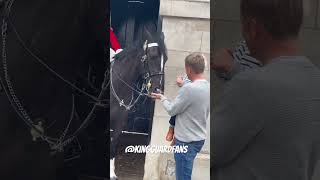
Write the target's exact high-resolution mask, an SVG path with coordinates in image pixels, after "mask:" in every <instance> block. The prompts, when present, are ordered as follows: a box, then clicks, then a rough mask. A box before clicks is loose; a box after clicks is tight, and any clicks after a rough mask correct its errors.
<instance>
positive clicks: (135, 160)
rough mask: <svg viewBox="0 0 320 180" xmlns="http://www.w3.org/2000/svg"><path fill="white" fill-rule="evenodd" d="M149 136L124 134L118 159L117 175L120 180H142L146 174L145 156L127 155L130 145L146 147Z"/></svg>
mask: <svg viewBox="0 0 320 180" xmlns="http://www.w3.org/2000/svg"><path fill="white" fill-rule="evenodd" d="M146 144H147V136H143V135H132V134H123V136H122V137H121V140H120V144H119V148H118V155H117V157H116V174H117V176H118V178H119V180H142V179H143V174H144V162H145V154H131V153H129V154H127V153H125V152H124V150H125V148H126V147H127V146H128V145H146Z"/></svg>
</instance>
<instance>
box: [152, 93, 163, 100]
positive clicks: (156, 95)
mask: <svg viewBox="0 0 320 180" xmlns="http://www.w3.org/2000/svg"><path fill="white" fill-rule="evenodd" d="M161 96H162V94H158V93H151V98H152V99H161Z"/></svg>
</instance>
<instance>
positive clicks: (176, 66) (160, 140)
mask: <svg viewBox="0 0 320 180" xmlns="http://www.w3.org/2000/svg"><path fill="white" fill-rule="evenodd" d="M160 15H161V16H162V17H163V32H164V34H165V38H166V39H165V42H166V45H167V48H168V56H169V59H168V62H167V63H166V67H165V73H166V82H165V83H166V84H165V95H166V96H167V97H169V98H171V99H172V98H174V97H175V96H176V95H177V92H178V90H179V88H178V87H177V86H176V84H175V79H176V76H177V75H178V74H181V73H183V72H184V59H185V57H186V56H187V55H188V54H190V53H191V52H202V53H203V54H204V55H205V56H206V57H207V60H208V61H209V56H210V54H209V53H210V19H209V18H210V1H209V0H161V1H160ZM208 64H209V62H208ZM205 75H206V79H207V80H208V81H210V72H209V68H208V67H207V68H206V72H205ZM208 98H209V97H208ZM169 118H170V117H169V115H168V114H167V113H166V112H165V111H164V109H163V108H162V106H161V104H160V103H156V107H155V114H154V120H153V128H152V137H151V145H169V142H166V140H165V136H166V133H167V130H168V127H169V122H168V121H169ZM209 120H210V118H209V119H208V128H207V130H208V139H207V141H206V143H205V145H204V147H203V149H202V152H201V154H199V156H197V158H196V161H195V164H194V171H193V177H192V179H193V180H198V179H199V180H200V179H201V180H209V179H210V172H209V171H210V159H209V158H210V155H209V153H210V128H209V127H210V122H209ZM174 167H175V164H174V159H173V155H172V154H147V155H146V163H145V175H144V179H145V180H167V179H168V180H169V179H170V180H171V179H175V178H174V171H175V170H174Z"/></svg>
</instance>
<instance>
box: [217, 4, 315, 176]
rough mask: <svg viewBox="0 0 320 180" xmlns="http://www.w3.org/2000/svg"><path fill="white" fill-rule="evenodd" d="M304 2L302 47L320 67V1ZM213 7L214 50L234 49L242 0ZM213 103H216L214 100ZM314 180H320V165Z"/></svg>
mask: <svg viewBox="0 0 320 180" xmlns="http://www.w3.org/2000/svg"><path fill="white" fill-rule="evenodd" d="M303 2H304V7H305V15H304V25H303V30H302V34H301V36H302V38H301V47H302V48H303V51H304V53H305V54H306V55H307V56H308V57H309V58H310V59H311V60H312V62H314V64H316V65H317V66H319V67H320V50H319V49H320V0H304V1H303ZM212 7H213V17H214V18H213V19H214V25H213V26H214V29H213V34H212V36H213V37H212V42H211V43H212V45H213V49H217V48H222V47H234V46H235V45H236V44H237V43H238V42H239V41H240V39H241V33H240V22H239V19H240V8H239V7H240V0H215V5H213V6H212ZM212 77H213V76H212ZM214 82H216V81H214ZM212 83H213V82H211V85H212ZM218 86H219V85H216V86H215V85H214V87H215V91H214V92H216V93H219V90H217V89H219V87H218ZM211 97H212V95H211ZM212 102H215V101H214V99H213V101H212ZM313 179H314V180H319V179H320V164H319V167H318V168H317V170H316V175H315V177H314V178H313Z"/></svg>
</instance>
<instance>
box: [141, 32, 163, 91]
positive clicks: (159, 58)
mask: <svg viewBox="0 0 320 180" xmlns="http://www.w3.org/2000/svg"><path fill="white" fill-rule="evenodd" d="M143 29H144V31H143V32H145V33H144V35H145V39H146V40H145V43H144V46H143V48H144V52H145V56H144V58H143V59H142V60H143V61H144V78H145V80H146V81H147V88H148V93H151V92H157V91H159V90H160V91H161V92H162V91H163V90H164V67H165V63H166V61H167V59H168V57H167V51H166V47H165V43H164V36H163V33H162V32H161V33H159V32H158V31H155V30H154V31H152V30H153V29H152V28H147V26H144V27H143ZM150 29H151V31H150Z"/></svg>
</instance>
